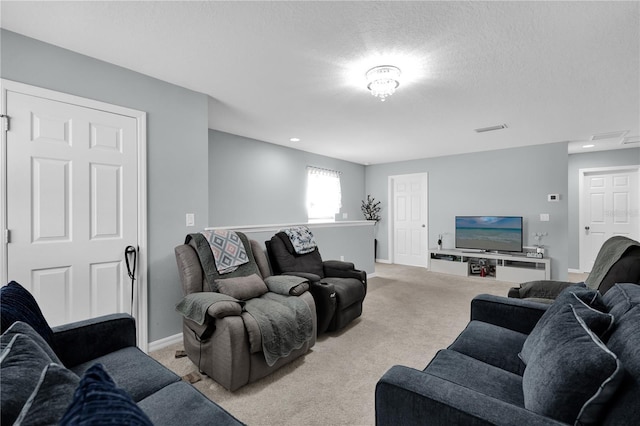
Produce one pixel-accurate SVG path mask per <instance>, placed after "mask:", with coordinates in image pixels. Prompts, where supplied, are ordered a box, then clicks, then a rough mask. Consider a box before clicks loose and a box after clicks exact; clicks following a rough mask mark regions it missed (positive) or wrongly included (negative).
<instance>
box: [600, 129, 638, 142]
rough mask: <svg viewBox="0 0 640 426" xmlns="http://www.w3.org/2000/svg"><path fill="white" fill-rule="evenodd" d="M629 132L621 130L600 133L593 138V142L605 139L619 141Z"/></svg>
mask: <svg viewBox="0 0 640 426" xmlns="http://www.w3.org/2000/svg"><path fill="white" fill-rule="evenodd" d="M628 132H629V131H628V130H620V131H619V132H609V133H598V134H595V135H593V136H591V140H592V141H601V140H605V139H618V138H621V137H623V136H624V135H626V134H627V133H628Z"/></svg>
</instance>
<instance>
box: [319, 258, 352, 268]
mask: <svg viewBox="0 0 640 426" xmlns="http://www.w3.org/2000/svg"><path fill="white" fill-rule="evenodd" d="M322 264H323V266H324V268H325V269H327V268H329V269H338V270H342V271H350V270H354V269H356V265H354V264H353V263H352V262H345V261H343V260H325V261H324V262H322Z"/></svg>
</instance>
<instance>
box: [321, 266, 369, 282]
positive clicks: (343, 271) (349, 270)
mask: <svg viewBox="0 0 640 426" xmlns="http://www.w3.org/2000/svg"><path fill="white" fill-rule="evenodd" d="M322 266H323V269H324V275H325V276H326V277H333V278H355V279H357V280H359V281H361V282H362V283H363V284H364V285H365V286H366V284H367V273H366V272H364V271H360V270H358V269H355V265H354V264H353V263H351V262H342V261H340V260H327V261H324V262H322Z"/></svg>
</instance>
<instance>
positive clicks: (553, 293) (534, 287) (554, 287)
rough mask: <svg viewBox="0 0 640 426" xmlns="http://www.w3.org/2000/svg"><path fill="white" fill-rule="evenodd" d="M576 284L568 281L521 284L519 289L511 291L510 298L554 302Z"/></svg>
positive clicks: (542, 281) (513, 288) (541, 281)
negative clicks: (564, 291) (563, 291)
mask: <svg viewBox="0 0 640 426" xmlns="http://www.w3.org/2000/svg"><path fill="white" fill-rule="evenodd" d="M574 284H575V283H570V282H568V281H554V280H540V281H529V282H526V283H522V284H520V286H519V287H512V288H511V289H509V294H508V296H509V297H514V298H518V299H526V298H538V299H550V300H553V299H555V298H556V297H558V295H559V294H560V293H561V292H562V290H564V289H565V288H567V287H569V286H571V285H574Z"/></svg>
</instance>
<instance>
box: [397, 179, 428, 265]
mask: <svg viewBox="0 0 640 426" xmlns="http://www.w3.org/2000/svg"><path fill="white" fill-rule="evenodd" d="M427 179H428V176H427V174H426V173H416V174H410V175H398V176H390V177H389V189H390V192H391V196H390V197H389V199H390V200H391V201H392V203H393V205H392V206H391V209H390V211H391V214H392V218H390V220H391V221H392V224H393V226H392V227H390V230H391V233H392V235H390V238H389V241H390V244H391V247H392V250H390V252H391V253H393V257H392V259H391V262H392V263H397V264H401V265H411V266H422V267H425V268H426V267H427V264H428V258H427V253H428V242H427V235H428V234H427V229H428V227H427V217H428V215H427V200H428V198H427V188H428V186H427Z"/></svg>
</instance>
